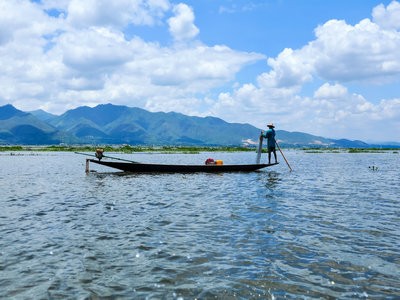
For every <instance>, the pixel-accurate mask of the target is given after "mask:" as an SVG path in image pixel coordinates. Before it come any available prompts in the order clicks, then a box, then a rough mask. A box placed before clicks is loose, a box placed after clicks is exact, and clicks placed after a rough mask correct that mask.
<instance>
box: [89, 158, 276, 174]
mask: <svg viewBox="0 0 400 300" xmlns="http://www.w3.org/2000/svg"><path fill="white" fill-rule="evenodd" d="M89 162H92V163H95V164H99V165H103V166H107V167H111V168H115V169H118V170H121V171H124V172H130V173H199V172H205V173H222V172H252V171H256V170H259V169H263V168H266V167H270V166H273V165H276V164H277V163H274V164H245V165H224V164H204V165H166V164H144V163H137V162H119V161H118V162H117V161H101V160H95V159H87V160H86V171H87V172H88V171H89Z"/></svg>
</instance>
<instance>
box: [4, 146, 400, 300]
mask: <svg viewBox="0 0 400 300" xmlns="http://www.w3.org/2000/svg"><path fill="white" fill-rule="evenodd" d="M107 154H108V155H113V154H110V153H107ZM285 154H286V157H287V159H288V161H289V162H290V164H291V166H292V168H293V172H289V169H288V167H287V165H286V164H285V162H284V161H283V159H282V158H281V157H279V158H280V164H279V165H277V166H274V167H270V168H266V169H264V170H263V171H260V172H252V173H232V174H228V173H226V174H163V175H160V174H147V175H146V174H136V175H135V174H130V175H123V174H121V173H120V172H115V171H113V170H112V169H108V168H106V167H101V166H97V165H95V164H91V166H90V167H91V170H92V172H90V173H89V174H86V173H85V159H86V157H84V156H80V155H77V154H74V153H60V152H58V153H50V152H45V153H38V152H32V153H30V152H20V153H14V155H10V153H0V166H1V169H0V190H1V192H0V193H1V194H0V195H1V198H0V203H1V208H0V298H4V299H57V298H62V299H103V298H108V299H210V298H216V299H258V298H260V299H281V298H289V299H295V298H296V299H297V298H302V299H312V298H340V299H365V298H369V299H383V298H385V299H399V298H400V251H399V249H400V226H399V225H400V196H399V195H400V188H399V183H400V168H399V167H400V154H399V153H396V152H387V153H375V154H348V153H322V154H315V153H314V154H312V153H305V152H303V151H294V150H291V151H288V150H287V151H285ZM114 156H118V157H121V158H125V159H132V160H137V161H142V162H166V163H203V162H204V161H205V159H206V158H208V157H213V158H215V159H222V160H224V163H253V162H254V161H255V157H256V154H255V153H200V154H194V155H189V154H130V155H122V154H114ZM262 160H263V161H265V155H264V157H263V159H262ZM372 166H374V167H375V166H376V167H378V169H377V170H372V168H371V167H372ZM94 171H95V172H94Z"/></svg>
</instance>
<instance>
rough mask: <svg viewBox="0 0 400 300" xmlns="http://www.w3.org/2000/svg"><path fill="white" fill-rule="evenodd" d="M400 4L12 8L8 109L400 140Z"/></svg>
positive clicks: (279, 0) (4, 81) (5, 52)
mask: <svg viewBox="0 0 400 300" xmlns="http://www.w3.org/2000/svg"><path fill="white" fill-rule="evenodd" d="M398 49H400V2H399V1H374V0H351V1H347V0H304V1H299V0H270V1H268V0H266V1H246V0H239V1H230V0H221V1H217V0H201V1H194V0H188V1H172V0H148V1H143V0H115V1H107V0H86V1H80V0H41V1H39V0H37V1H28V0H0V65H1V66H2V72H1V73H0V105H3V104H7V103H11V104H13V105H14V106H16V107H17V108H19V109H22V110H25V111H29V110H36V109H43V110H45V111H48V112H50V113H54V114H61V113H63V112H65V111H66V110H68V109H72V108H75V107H78V106H82V105H87V106H95V105H97V104H101V103H113V104H118V105H127V106H131V107H133V106H137V107H141V108H144V109H147V110H150V111H165V112H168V111H176V112H181V113H183V114H187V115H195V116H215V117H219V118H222V119H224V120H226V121H228V122H238V123H250V124H252V125H255V126H257V127H259V128H263V127H265V125H266V124H267V123H269V122H274V123H275V124H276V126H277V128H278V129H284V130H288V131H302V132H307V133H311V134H315V135H321V136H324V137H330V138H349V139H361V140H365V141H397V142H400V130H399V128H400V88H399V83H400V51H399V50H398Z"/></svg>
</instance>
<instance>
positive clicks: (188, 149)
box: [0, 145, 400, 154]
mask: <svg viewBox="0 0 400 300" xmlns="http://www.w3.org/2000/svg"><path fill="white" fill-rule="evenodd" d="M98 148H102V149H103V150H104V152H117V153H138V152H157V153H182V154H196V153H200V152H255V151H256V149H255V148H254V147H239V146H237V147H235V146H231V147H227V146H129V145H115V146H104V147H101V146H78V145H74V146H73V145H71V146H67V145H65V146H64V145H62V146H60V145H57V146H55V145H53V146H30V145H18V146H17V145H15V146H0V152H13V151H14V152H19V151H24V152H26V151H38V152H95V151H96V149H98ZM286 149H287V150H289V149H290V150H300V151H304V152H305V153H314V154H318V153H382V152H388V151H393V153H399V151H400V149H399V148H392V147H387V148H385V147H382V148H381V147H377V148H313V147H312V148H307V147H301V148H291V147H288V148H286ZM263 152H264V153H265V152H266V148H264V149H263Z"/></svg>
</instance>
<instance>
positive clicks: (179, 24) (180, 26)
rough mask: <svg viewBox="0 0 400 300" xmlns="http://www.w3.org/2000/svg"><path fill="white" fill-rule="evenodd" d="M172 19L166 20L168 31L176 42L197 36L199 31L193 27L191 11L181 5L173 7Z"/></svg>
mask: <svg viewBox="0 0 400 300" xmlns="http://www.w3.org/2000/svg"><path fill="white" fill-rule="evenodd" d="M173 11H174V13H175V16H174V17H171V18H170V19H169V20H168V24H169V31H170V32H171V34H172V36H173V37H174V39H176V40H177V41H182V40H190V39H193V38H194V37H196V36H197V34H198V33H199V29H198V28H197V27H196V25H194V23H193V22H194V13H193V11H192V9H191V8H190V7H189V6H188V5H186V4H183V3H179V4H178V5H176V6H174V8H173Z"/></svg>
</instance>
